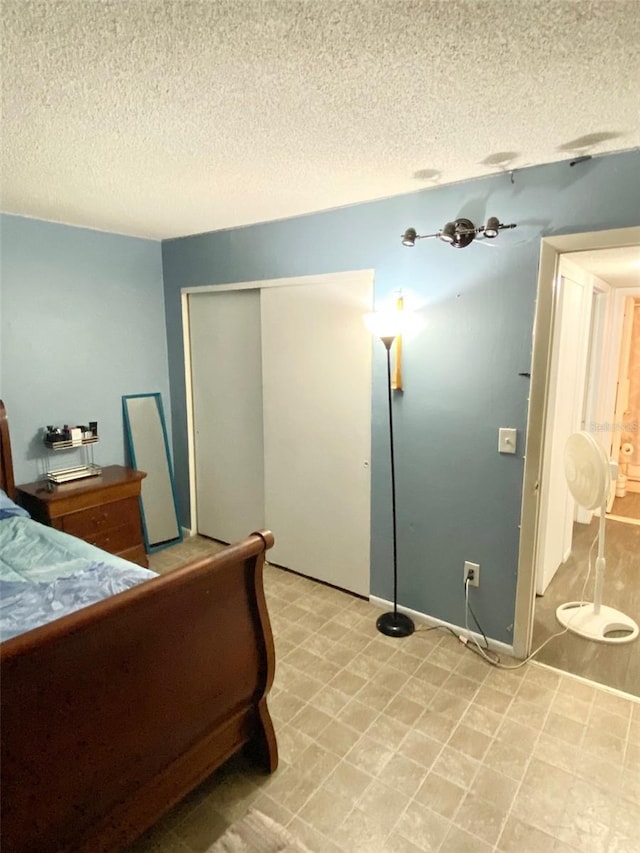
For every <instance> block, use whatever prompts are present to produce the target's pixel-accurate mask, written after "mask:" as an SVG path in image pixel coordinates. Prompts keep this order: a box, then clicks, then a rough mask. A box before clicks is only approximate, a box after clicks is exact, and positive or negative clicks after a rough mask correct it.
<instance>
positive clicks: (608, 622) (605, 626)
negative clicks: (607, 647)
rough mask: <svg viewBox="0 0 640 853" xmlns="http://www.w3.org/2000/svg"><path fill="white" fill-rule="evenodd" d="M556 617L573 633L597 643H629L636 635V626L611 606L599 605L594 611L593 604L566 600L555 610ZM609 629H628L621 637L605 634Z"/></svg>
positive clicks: (631, 620)
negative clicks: (597, 609)
mask: <svg viewBox="0 0 640 853" xmlns="http://www.w3.org/2000/svg"><path fill="white" fill-rule="evenodd" d="M556 618H557V620H558V622H559V623H560V624H561V625H564V627H565V628H568V629H569V631H572V632H573V633H574V634H578V635H579V636H581V637H585V638H586V639H587V640H596V641H597V642H598V643H631V642H632V641H633V640H635V639H636V638H637V636H638V626H637V625H636V623H635V622H634V621H633V619H630V618H629V617H628V616H625V615H624V613H621V612H620V611H619V610H614V608H613V607H606V606H605V605H601V606H600V612H599V613H595V612H594V606H593V604H582V605H581V604H580V602H579V601H568V602H567V603H566V604H561V605H560V607H558V609H557V610H556ZM611 631H628V632H629V633H627V634H625V635H624V636H623V637H609V636H607V635H608V634H609V633H610V632H611Z"/></svg>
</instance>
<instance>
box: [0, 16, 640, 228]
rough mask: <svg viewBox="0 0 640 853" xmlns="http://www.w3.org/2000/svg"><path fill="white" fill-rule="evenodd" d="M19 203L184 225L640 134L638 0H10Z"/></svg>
mask: <svg viewBox="0 0 640 853" xmlns="http://www.w3.org/2000/svg"><path fill="white" fill-rule="evenodd" d="M2 22H3V29H4V34H3V59H2V65H3V117H2V131H3V146H2V147H3V155H2V156H3V161H2V208H3V210H5V211H9V212H14V213H20V214H25V215H29V216H35V217H40V218H43V219H52V220H56V221H62V222H68V223H73V224H78V225H86V226H90V227H94V228H100V229H105V230H109V231H118V232H123V233H127V234H136V235H143V236H150V237H156V238H165V237H172V236H178V235H183V234H191V233H196V232H201V231H210V230H215V229H219V228H225V227H231V226H234V225H241V224H246V223H250V222H258V221H262V220H268V219H276V218H281V217H286V216H291V215H295V214H299V213H305V212H309V211H313V210H320V209H325V208H330V207H336V206H340V205H345V204H352V203H354V202H358V201H363V200H368V199H375V198H381V197H385V196H390V195H395V194H398V193H402V192H407V191H411V190H416V189H420V188H421V187H425V186H432V185H434V184H436V183H449V182H453V181H460V180H464V179H467V178H471V177H477V176H481V175H486V174H490V173H493V172H496V171H499V170H500V169H511V168H519V167H522V166H526V165H532V164H538V163H545V162H551V161H555V160H563V159H567V158H569V157H571V156H573V155H576V154H582V153H590V154H598V153H602V152H606V151H612V150H621V149H627V148H633V147H636V146H638V145H640V130H639V121H638V117H639V115H638V84H639V82H640V52H639V51H638V44H639V43H640V15H639V14H638V2H637V0H593V2H591V0H492V1H491V2H489V0H446V2H444V1H443V2H439V0H438V2H430V0H422V2H419V0H414V2H412V0H404V2H400V0H387V2H385V0H363V1H362V2H357V0H339V2H334V0H263V1H262V2H258V1H257V0H231V2H224V0H222V2H216V0H212V2H186V1H185V2H159V1H158V0H144V2H134V0H125V2H102V1H101V0H93V2H90V1H89V0H81V2H75V0H74V2H65V0H62V2H51V1H50V2H42V0H17V2H16V0H3V2H2Z"/></svg>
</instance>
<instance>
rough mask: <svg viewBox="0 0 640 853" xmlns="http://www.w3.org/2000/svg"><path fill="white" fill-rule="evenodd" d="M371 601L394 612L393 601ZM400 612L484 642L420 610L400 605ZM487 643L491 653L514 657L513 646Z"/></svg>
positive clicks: (426, 623) (373, 599)
mask: <svg viewBox="0 0 640 853" xmlns="http://www.w3.org/2000/svg"><path fill="white" fill-rule="evenodd" d="M369 601H370V602H371V604H374V605H375V606H376V607H381V608H382V609H383V610H393V602H392V601H386V600H385V599H384V598H378V597H377V596H375V595H370V596H369ZM398 610H399V611H400V613H406V614H407V616H410V617H411V618H412V619H413V621H414V622H421V623H423V624H424V625H433V626H438V625H440V626H442V627H443V628H451V630H452V631H455V633H456V634H457V635H458V636H460V635H462V636H467V633H469V634H471V636H472V637H475V638H476V640H478V642H481V641H483V636H482V634H477V633H476V632H475V631H469V632H467V629H466V628H461V627H460V625H452V624H451V622H443V620H442V619H435V618H434V617H433V616H429V615H428V614H427V613H421V612H420V611H419V610H410V609H409V608H408V607H401V606H400V605H398ZM487 643H488V644H489V648H490V649H491V651H493V652H499V653H500V654H503V655H510V656H511V657H513V646H509V645H507V644H506V643H502V642H500V640H492V639H491V637H487Z"/></svg>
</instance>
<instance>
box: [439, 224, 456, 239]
mask: <svg viewBox="0 0 640 853" xmlns="http://www.w3.org/2000/svg"><path fill="white" fill-rule="evenodd" d="M438 236H439V237H440V239H441V240H444V242H445V243H453V241H454V240H455V239H456V226H455V223H454V222H447V224H446V225H445V226H444V228H443V229H442V231H441V232H440V234H439V235H438Z"/></svg>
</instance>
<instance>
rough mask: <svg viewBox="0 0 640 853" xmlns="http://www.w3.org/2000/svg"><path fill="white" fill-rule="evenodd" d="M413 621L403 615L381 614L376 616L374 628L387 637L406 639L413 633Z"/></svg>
mask: <svg viewBox="0 0 640 853" xmlns="http://www.w3.org/2000/svg"><path fill="white" fill-rule="evenodd" d="M415 627H416V626H415V625H414V624H413V621H412V620H411V619H410V618H409V617H408V616H406V615H405V614H404V613H393V611H392V612H390V613H383V614H382V616H378V619H377V621H376V628H377V629H378V631H380V633H381V634H386V636H387V637H408V636H409V635H410V634H413V632H414V631H415Z"/></svg>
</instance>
